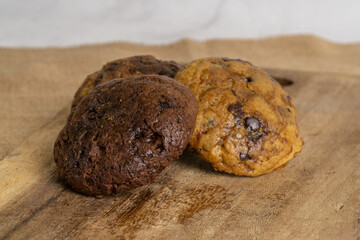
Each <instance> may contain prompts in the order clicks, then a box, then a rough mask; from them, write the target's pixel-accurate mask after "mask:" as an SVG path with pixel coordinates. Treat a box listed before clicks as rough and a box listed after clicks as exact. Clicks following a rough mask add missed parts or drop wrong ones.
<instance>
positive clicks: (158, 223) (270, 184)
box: [0, 70, 360, 239]
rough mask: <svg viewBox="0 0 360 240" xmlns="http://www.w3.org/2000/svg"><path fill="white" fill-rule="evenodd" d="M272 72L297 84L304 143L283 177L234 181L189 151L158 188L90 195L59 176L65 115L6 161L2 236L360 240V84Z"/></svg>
mask: <svg viewBox="0 0 360 240" xmlns="http://www.w3.org/2000/svg"><path fill="white" fill-rule="evenodd" d="M270 72H271V74H273V75H274V76H275V77H279V78H287V79H291V80H292V81H293V83H294V84H292V85H290V86H286V87H285V88H286V90H287V91H288V92H289V93H290V94H291V96H292V97H293V100H294V103H295V106H296V109H297V116H298V123H299V127H300V133H301V136H302V137H303V139H304V141H305V145H304V148H303V151H302V152H301V154H299V155H298V156H297V157H296V158H295V159H293V160H292V161H291V162H290V164H289V165H288V166H287V167H286V168H284V169H283V170H281V171H277V172H273V173H271V174H268V175H265V176H261V177H256V178H249V177H236V176H232V175H229V174H224V173H219V172H215V171H214V170H212V168H211V167H210V166H209V165H208V164H207V163H205V162H202V161H200V160H199V159H197V158H196V157H194V156H192V155H191V154H189V153H187V152H186V153H185V154H184V155H183V156H182V157H181V158H180V159H179V160H177V161H174V162H172V163H171V165H170V166H169V167H168V168H167V169H166V170H165V171H164V172H163V173H162V174H161V175H160V176H159V177H157V178H156V179H155V181H154V182H153V183H152V184H149V185H147V186H143V187H141V188H138V189H135V190H134V191H131V192H128V193H124V194H121V195H118V196H115V197H106V198H102V199H96V198H92V197H85V196H82V195H80V194H77V193H74V192H73V191H71V190H70V189H69V188H67V187H66V186H65V185H64V184H63V183H62V182H61V181H59V180H58V177H57V176H56V173H55V171H54V169H55V164H54V162H53V157H52V147H53V142H54V140H55V137H56V135H57V133H58V132H59V130H60V129H61V128H62V126H63V125H64V122H65V119H66V116H67V113H68V109H65V110H63V111H61V112H60V113H59V114H58V115H57V116H56V117H55V118H54V119H53V120H52V121H50V122H49V123H48V124H47V125H45V126H43V127H42V128H41V129H39V130H38V131H37V132H35V133H34V134H32V135H31V136H30V137H29V138H28V139H27V140H26V141H25V142H24V143H23V144H21V145H20V146H19V147H17V148H16V149H15V150H14V151H13V152H12V153H11V154H9V155H8V156H7V157H6V158H5V159H3V160H2V161H0V239H133V238H136V239H360V154H359V152H360V78H359V77H354V76H350V75H333V74H318V73H305V72H292V71H276V70H270Z"/></svg>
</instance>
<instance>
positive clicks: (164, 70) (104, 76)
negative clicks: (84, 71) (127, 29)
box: [72, 55, 183, 108]
mask: <svg viewBox="0 0 360 240" xmlns="http://www.w3.org/2000/svg"><path fill="white" fill-rule="evenodd" d="M182 68H183V67H182V66H181V65H180V64H177V63H176V62H174V61H161V60H158V59H156V58H154V57H153V56H150V55H141V56H133V57H128V58H122V59H118V60H115V61H111V62H108V63H107V64H105V65H104V66H103V67H102V69H100V70H99V71H97V72H94V73H93V74H90V75H89V76H87V78H86V79H85V80H84V82H83V83H82V84H81V86H80V88H79V89H78V90H77V92H76V94H75V97H74V100H73V103H72V108H74V107H75V106H76V105H78V104H79V102H80V101H81V99H83V97H84V96H86V95H87V94H88V93H90V92H91V90H93V89H94V87H96V86H97V85H99V84H100V83H104V82H107V81H110V80H112V79H115V78H127V77H130V76H134V75H142V74H144V75H147V74H156V75H165V76H168V77H171V78H173V77H174V76H175V74H176V73H177V72H178V71H179V70H180V69H182Z"/></svg>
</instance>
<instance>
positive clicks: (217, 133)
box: [175, 58, 303, 176]
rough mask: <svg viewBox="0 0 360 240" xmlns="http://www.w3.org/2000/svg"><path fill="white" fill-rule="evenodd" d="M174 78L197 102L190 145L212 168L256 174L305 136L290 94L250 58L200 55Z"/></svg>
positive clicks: (283, 159) (285, 156) (287, 155)
mask: <svg viewBox="0 0 360 240" xmlns="http://www.w3.org/2000/svg"><path fill="white" fill-rule="evenodd" d="M175 79H176V80H177V81H179V82H181V83H182V84H184V85H185V86H186V87H188V88H190V90H191V91H192V92H193V94H194V95H195V97H196V98H197V100H198V102H199V113H198V116H197V120H196V126H195V130H194V133H193V135H192V136H191V138H190V142H189V147H190V149H191V150H193V151H194V152H196V153H197V154H198V155H199V156H200V157H201V158H202V159H203V160H205V161H207V162H209V163H211V164H212V166H213V167H214V168H215V169H216V170H220V171H225V172H228V173H233V174H236V175H243V176H258V175H262V174H266V173H268V172H271V171H273V170H275V169H277V168H279V167H281V166H283V165H284V164H286V163H287V162H288V161H289V160H290V159H292V158H293V157H294V155H295V153H298V152H300V151H301V148H302V145H303V141H302V140H301V138H300V136H299V129H298V126H297V123H296V116H295V108H294V105H293V103H292V101H291V99H290V97H289V95H288V94H287V93H286V92H285V91H284V90H283V89H282V88H281V86H280V84H279V83H278V82H276V80H274V79H273V78H271V77H270V76H269V75H268V74H267V73H265V72H264V71H262V70H261V69H259V68H257V67H255V66H253V65H252V64H251V63H249V62H246V61H242V60H238V59H227V58H206V59H200V60H196V61H194V62H192V63H190V64H189V65H187V66H186V67H185V69H183V70H182V71H180V72H178V73H177V75H176V76H175Z"/></svg>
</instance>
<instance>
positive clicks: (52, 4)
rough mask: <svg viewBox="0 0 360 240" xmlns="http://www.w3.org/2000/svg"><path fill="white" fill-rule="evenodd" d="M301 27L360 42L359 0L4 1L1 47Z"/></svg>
mask: <svg viewBox="0 0 360 240" xmlns="http://www.w3.org/2000/svg"><path fill="white" fill-rule="evenodd" d="M301 33H311V34H316V35H318V36H320V37H323V38H325V39H328V40H332V41H335V42H340V43H348V42H358V41H360V0H238V1H237V0H198V1H197V0H118V1H116V0H32V1H30V0H0V46H10V47H19V46H26V47H30V46H69V45H79V44H89V43H103V42H112V41H131V42H137V43H147V44H154V43H155V44H161V43H169V42H174V41H177V40H179V39H182V38H192V39H196V40H206V39H212V38H260V37H267V36H274V35H285V34H301Z"/></svg>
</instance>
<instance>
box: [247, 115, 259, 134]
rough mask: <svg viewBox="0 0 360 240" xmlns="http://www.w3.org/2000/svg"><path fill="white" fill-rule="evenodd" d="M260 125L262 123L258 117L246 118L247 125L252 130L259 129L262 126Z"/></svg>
mask: <svg viewBox="0 0 360 240" xmlns="http://www.w3.org/2000/svg"><path fill="white" fill-rule="evenodd" d="M260 125H261V123H260V121H259V119H257V118H256V117H247V118H245V127H246V128H247V129H249V130H251V131H257V130H259V128H260V127H261V126H260Z"/></svg>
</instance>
